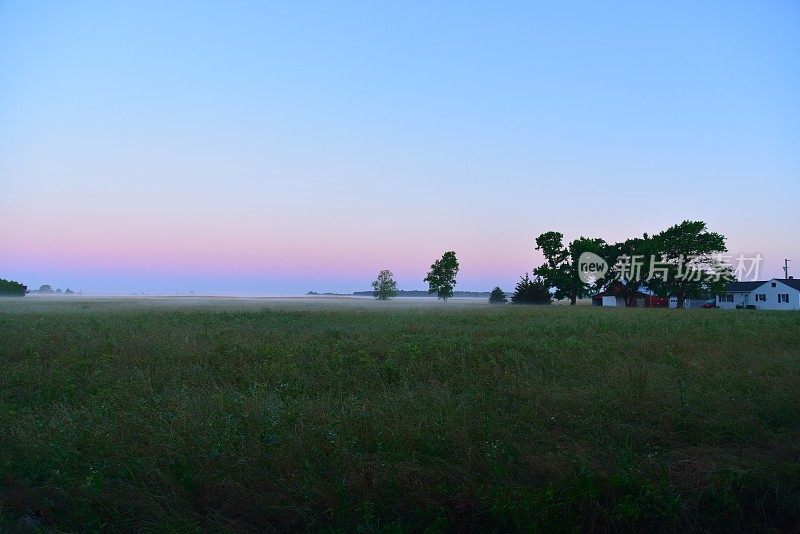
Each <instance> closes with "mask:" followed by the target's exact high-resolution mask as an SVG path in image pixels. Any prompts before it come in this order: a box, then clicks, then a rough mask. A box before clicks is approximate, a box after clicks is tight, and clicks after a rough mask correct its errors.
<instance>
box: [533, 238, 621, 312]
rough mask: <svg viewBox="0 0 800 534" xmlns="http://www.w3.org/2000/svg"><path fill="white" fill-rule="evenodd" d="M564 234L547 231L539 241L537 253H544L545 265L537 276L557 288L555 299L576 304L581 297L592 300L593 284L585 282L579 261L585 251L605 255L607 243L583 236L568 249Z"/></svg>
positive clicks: (536, 273)
mask: <svg viewBox="0 0 800 534" xmlns="http://www.w3.org/2000/svg"><path fill="white" fill-rule="evenodd" d="M563 242H564V235H563V234H562V233H561V232H545V233H543V234H541V235H539V237H537V238H536V250H541V251H542V254H543V255H544V258H545V263H544V264H543V265H540V266H539V267H536V268H535V269H534V270H533V274H535V275H537V276H539V277H541V279H542V281H543V282H544V283H545V285H546V286H548V287H552V288H555V290H556V291H555V294H554V296H555V298H556V299H558V300H561V299H569V303H570V304H571V305H575V303H576V302H577V301H578V299H579V298H586V297H588V296H589V295H590V294H591V293H592V291H593V290H594V286H593V284H589V283H587V282H584V281H583V280H581V277H580V273H579V271H578V260H579V259H580V257H581V254H583V253H584V252H592V253H594V254H597V255H598V256H602V254H603V252H604V250H605V246H606V245H605V241H603V240H602V239H592V238H588V237H579V238H578V239H576V240H574V241H573V242H571V243H570V244H569V246H566V247H565V246H564V244H563Z"/></svg>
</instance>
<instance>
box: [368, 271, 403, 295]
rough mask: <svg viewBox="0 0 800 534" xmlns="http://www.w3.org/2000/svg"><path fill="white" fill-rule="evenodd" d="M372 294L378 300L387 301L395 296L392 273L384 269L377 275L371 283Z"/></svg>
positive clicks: (394, 283) (395, 288)
mask: <svg viewBox="0 0 800 534" xmlns="http://www.w3.org/2000/svg"><path fill="white" fill-rule="evenodd" d="M372 289H373V291H372V294H373V296H374V297H375V298H376V299H378V300H389V299H391V298H394V297H396V296H397V282H395V280H394V275H393V274H392V271H390V270H388V269H384V270H382V271H381V272H379V273H378V278H376V279H375V281H374V282H372Z"/></svg>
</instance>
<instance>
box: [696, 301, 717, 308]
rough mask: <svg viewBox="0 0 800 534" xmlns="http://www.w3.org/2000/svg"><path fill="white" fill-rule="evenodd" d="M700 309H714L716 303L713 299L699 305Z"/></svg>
mask: <svg viewBox="0 0 800 534" xmlns="http://www.w3.org/2000/svg"><path fill="white" fill-rule="evenodd" d="M700 307H701V308H704V309H708V308H716V307H717V301H716V300H715V299H711V300H707V301H705V302H704V303H703V304H701V305H700Z"/></svg>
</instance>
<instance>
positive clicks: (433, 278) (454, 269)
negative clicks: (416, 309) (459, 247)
mask: <svg viewBox="0 0 800 534" xmlns="http://www.w3.org/2000/svg"><path fill="white" fill-rule="evenodd" d="M457 274H458V259H456V253H455V252H453V251H452V250H450V251H448V252H445V253H444V254H443V255H442V257H441V258H440V259H438V260H436V261H435V262H434V263H433V265H431V270H430V271H428V276H426V277H425V280H424V281H425V282H428V293H436V296H437V297H438V298H440V299H442V300H444V301H445V302H447V299H449V298H450V297H452V296H453V288H455V287H456V275H457Z"/></svg>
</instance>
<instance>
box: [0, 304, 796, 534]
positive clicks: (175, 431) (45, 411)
mask: <svg viewBox="0 0 800 534" xmlns="http://www.w3.org/2000/svg"><path fill="white" fill-rule="evenodd" d="M143 302H144V303H138V302H132V301H120V303H119V304H114V303H104V302H100V301H90V300H77V299H73V300H70V301H60V302H54V301H38V302H37V301H35V300H32V301H28V302H26V301H25V300H7V301H4V302H3V303H2V304H1V305H2V308H0V407H2V409H0V429H2V431H1V432H0V530H8V529H14V528H18V527H19V525H33V526H34V527H35V526H40V527H42V528H48V529H49V528H52V529H57V530H62V531H75V530H80V531H87V530H103V529H115V530H129V529H160V530H163V531H175V530H179V531H192V530H196V529H210V530H216V531H225V530H234V529H250V530H269V529H277V530H295V529H311V530H318V529H324V528H333V529H344V530H363V531H374V530H403V529H407V530H423V529H426V528H427V529H430V531H434V532H435V531H443V530H454V529H472V530H479V531H480V530H489V529H496V530H498V531H507V530H523V529H536V528H556V529H571V530H574V529H575V528H576V527H578V528H581V529H585V530H588V529H608V530H620V529H637V530H638V529H650V528H655V529H662V530H663V529H666V530H672V529H709V528H713V529H714V530H729V529H732V530H750V529H759V530H769V529H778V530H789V531H791V530H796V529H797V528H798V517H800V396H798V394H797V392H798V391H800V349H798V347H800V314H797V313H785V312H768V311H759V312H757V313H751V312H748V311H723V310H664V309H652V310H636V309H598V308H592V307H588V306H585V307H584V306H577V307H569V306H563V307H561V306H555V307H553V306H531V307H528V306H488V305H483V306H480V305H475V306H470V305H456V304H454V303H449V304H447V305H440V306H437V305H428V306H426V307H425V306H423V307H408V306H398V305H397V303H395V304H394V305H392V306H389V305H382V304H381V303H380V302H377V301H371V302H370V301H367V302H366V303H364V302H365V301H360V302H361V303H362V304H359V305H358V306H351V307H341V308H340V307H331V306H328V307H320V308H312V307H308V306H305V307H301V306H289V305H283V304H282V305H275V306H270V307H265V305H263V304H258V301H255V303H250V304H248V305H247V306H245V305H237V304H231V305H223V304H215V305H202V306H200V305H197V306H182V307H177V306H175V305H170V304H163V303H160V304H156V303H152V302H148V301H143Z"/></svg>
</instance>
